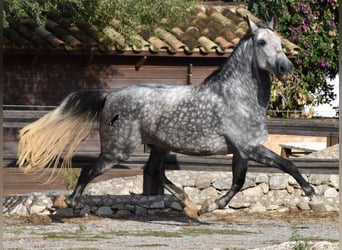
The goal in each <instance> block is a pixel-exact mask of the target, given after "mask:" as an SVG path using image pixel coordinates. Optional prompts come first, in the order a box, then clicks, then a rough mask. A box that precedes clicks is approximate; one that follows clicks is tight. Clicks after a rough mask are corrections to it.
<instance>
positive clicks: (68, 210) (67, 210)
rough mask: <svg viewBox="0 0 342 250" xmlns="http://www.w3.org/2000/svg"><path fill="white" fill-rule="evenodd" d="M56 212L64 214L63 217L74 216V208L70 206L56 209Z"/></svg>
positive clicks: (60, 214)
mask: <svg viewBox="0 0 342 250" xmlns="http://www.w3.org/2000/svg"><path fill="white" fill-rule="evenodd" d="M55 214H56V215H59V216H62V217H72V216H74V210H73V209H72V208H70V207H68V208H60V209H57V210H56V212H55Z"/></svg>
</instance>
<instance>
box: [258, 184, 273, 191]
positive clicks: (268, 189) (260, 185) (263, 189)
mask: <svg viewBox="0 0 342 250" xmlns="http://www.w3.org/2000/svg"><path fill="white" fill-rule="evenodd" d="M258 186H259V187H260V188H261V190H262V192H263V193H264V194H267V193H268V191H270V186H269V185H268V183H264V182H262V183H260V184H259V185H258Z"/></svg>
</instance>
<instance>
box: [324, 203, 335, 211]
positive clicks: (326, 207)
mask: <svg viewBox="0 0 342 250" xmlns="http://www.w3.org/2000/svg"><path fill="white" fill-rule="evenodd" d="M324 209H325V211H326V212H332V211H335V208H334V207H333V206H331V205H329V204H325V205H324Z"/></svg>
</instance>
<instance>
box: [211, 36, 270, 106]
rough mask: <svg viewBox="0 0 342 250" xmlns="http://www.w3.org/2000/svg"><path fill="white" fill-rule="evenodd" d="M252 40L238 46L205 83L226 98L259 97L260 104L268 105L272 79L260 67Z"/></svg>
mask: <svg viewBox="0 0 342 250" xmlns="http://www.w3.org/2000/svg"><path fill="white" fill-rule="evenodd" d="M251 46H252V44H251V41H245V42H244V44H241V45H240V46H238V47H237V48H236V49H235V51H234V52H233V54H232V55H231V56H230V57H229V58H228V59H227V61H226V62H225V64H224V65H223V66H222V67H221V68H219V69H218V70H217V71H216V72H214V73H213V74H212V75H211V76H209V77H208V78H207V79H206V81H205V83H204V85H207V86H208V87H210V88H212V89H214V90H215V92H217V93H218V94H220V95H225V98H229V99H232V98H235V99H239V98H240V99H241V100H243V99H244V98H246V97H248V98H250V97H253V96H255V97H257V101H258V104H259V105H260V106H262V107H264V108H266V107H267V104H268V101H269V95H270V88H271V81H270V76H269V73H268V72H266V71H263V70H260V69H258V67H257V63H256V60H255V58H254V55H253V48H252V47H251Z"/></svg>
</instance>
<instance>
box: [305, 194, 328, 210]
mask: <svg viewBox="0 0 342 250" xmlns="http://www.w3.org/2000/svg"><path fill="white" fill-rule="evenodd" d="M309 207H310V208H311V210H313V211H325V206H324V202H323V200H322V198H321V197H319V196H318V195H316V194H315V195H312V196H311V199H310V201H309Z"/></svg>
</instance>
